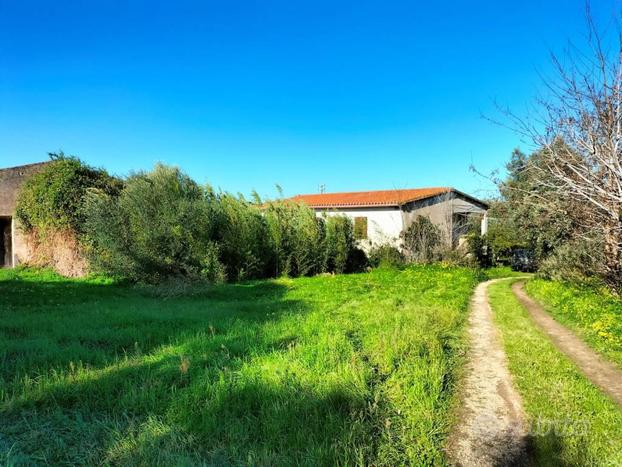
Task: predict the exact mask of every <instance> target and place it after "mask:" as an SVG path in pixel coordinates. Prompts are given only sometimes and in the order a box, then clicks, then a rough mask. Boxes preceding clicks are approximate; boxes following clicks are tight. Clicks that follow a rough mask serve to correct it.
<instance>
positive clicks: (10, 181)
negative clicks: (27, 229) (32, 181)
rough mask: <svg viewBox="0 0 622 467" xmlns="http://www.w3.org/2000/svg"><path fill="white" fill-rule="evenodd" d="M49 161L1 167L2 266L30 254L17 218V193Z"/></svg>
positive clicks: (15, 262) (0, 251) (0, 248)
mask: <svg viewBox="0 0 622 467" xmlns="http://www.w3.org/2000/svg"><path fill="white" fill-rule="evenodd" d="M48 163H49V162H39V163H36V164H29V165H21V166H19V167H10V168H6V169H0V267H13V266H16V265H17V264H19V263H20V262H23V261H24V260H26V259H27V256H28V254H29V253H28V252H29V250H28V247H27V245H26V241H25V239H24V236H23V234H22V232H21V230H20V228H19V226H18V225H17V222H16V219H15V205H16V202H17V195H18V193H19V190H20V189H21V187H22V185H23V184H24V182H25V181H26V180H27V179H28V178H29V177H30V176H32V175H34V174H35V173H37V172H38V171H40V170H41V169H42V168H43V167H45V165H46V164H48Z"/></svg>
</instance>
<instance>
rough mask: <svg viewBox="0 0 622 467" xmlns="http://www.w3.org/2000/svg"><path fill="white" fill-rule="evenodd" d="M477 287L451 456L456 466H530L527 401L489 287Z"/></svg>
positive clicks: (481, 285) (452, 438)
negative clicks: (509, 363)
mask: <svg viewBox="0 0 622 467" xmlns="http://www.w3.org/2000/svg"><path fill="white" fill-rule="evenodd" d="M499 280H503V279H495V280H491V281H488V282H483V283H481V284H479V285H478V286H477V288H476V289H475V293H474V294H473V298H472V302H471V312H470V317H469V338H470V349H469V359H468V363H467V367H466V375H465V378H464V381H463V385H464V386H463V388H462V394H461V404H462V406H461V409H460V412H459V424H458V426H457V427H456V429H455V431H454V432H453V433H452V435H451V436H450V439H449V442H448V449H447V454H448V457H449V460H450V462H451V463H452V464H453V465H461V466H504V465H521V464H525V463H526V462H527V452H526V451H527V449H526V445H527V441H526V440H527V434H526V426H525V415H524V412H523V407H522V402H521V398H520V396H519V395H518V393H517V392H516V390H515V389H514V386H513V385H512V379H511V376H510V372H509V370H508V366H507V359H506V356H505V352H504V351H503V347H502V345H501V342H500V340H499V337H498V335H497V331H496V328H495V326H494V323H493V317H492V310H491V308H490V304H489V303H488V293H487V289H488V285H490V284H491V283H494V282H497V281H499Z"/></svg>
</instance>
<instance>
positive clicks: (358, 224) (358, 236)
mask: <svg viewBox="0 0 622 467" xmlns="http://www.w3.org/2000/svg"><path fill="white" fill-rule="evenodd" d="M354 238H355V240H365V239H366V238H367V217H355V218H354Z"/></svg>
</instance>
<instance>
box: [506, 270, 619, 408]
mask: <svg viewBox="0 0 622 467" xmlns="http://www.w3.org/2000/svg"><path fill="white" fill-rule="evenodd" d="M523 286H524V283H523V282H517V283H516V284H514V285H513V286H512V290H513V291H514V294H515V295H516V298H518V300H519V301H520V302H521V304H522V305H523V306H524V307H525V309H526V310H527V311H528V312H529V314H530V315H531V318H532V319H533V321H534V322H535V323H536V324H537V325H538V326H539V327H540V329H542V330H543V331H544V332H545V333H546V334H547V335H548V336H549V338H550V339H551V340H552V341H553V344H555V347H557V348H558V349H559V350H560V351H561V352H562V353H564V354H566V355H567V356H568V358H570V359H571V360H572V361H573V362H574V363H575V364H576V365H577V366H578V367H579V369H580V370H581V371H582V372H583V374H585V376H586V377H587V378H588V379H589V380H590V381H591V382H592V383H593V384H594V385H595V386H598V387H599V388H600V389H601V390H602V391H603V392H604V393H605V394H607V395H608V396H609V397H611V398H612V399H613V400H614V401H616V402H617V403H618V404H619V405H620V406H621V407H622V370H620V368H618V367H617V366H615V365H614V364H613V363H611V362H608V361H607V360H605V359H604V358H603V357H601V356H600V355H599V354H597V353H596V352H595V351H594V350H593V349H592V348H590V347H588V345H587V344H585V342H583V340H581V339H580V338H578V337H577V336H576V335H575V334H574V333H573V332H572V331H570V330H569V329H568V328H566V327H565V326H563V325H561V324H559V323H558V322H557V321H555V320H554V319H553V318H551V316H550V315H549V314H548V313H547V312H546V311H544V309H543V308H542V307H541V306H540V305H539V304H538V303H537V302H535V301H534V300H533V299H532V298H531V297H529V296H528V295H527V293H526V292H525V289H524V287H523Z"/></svg>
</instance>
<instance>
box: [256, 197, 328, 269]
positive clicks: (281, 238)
mask: <svg viewBox="0 0 622 467" xmlns="http://www.w3.org/2000/svg"><path fill="white" fill-rule="evenodd" d="M264 216H265V219H266V223H267V230H268V241H269V245H270V247H271V248H272V253H273V261H272V264H270V265H269V268H268V269H269V271H270V276H282V275H286V276H292V277H296V276H307V275H312V274H317V273H320V272H323V271H324V269H325V268H324V261H325V257H324V254H323V251H324V237H325V231H324V223H323V222H321V220H318V219H317V218H316V216H315V212H313V211H312V210H311V209H309V208H307V207H306V206H304V205H302V204H299V203H294V202H291V201H287V200H286V201H272V202H269V203H268V204H267V206H266V208H265V210H264Z"/></svg>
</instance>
